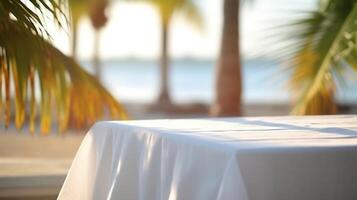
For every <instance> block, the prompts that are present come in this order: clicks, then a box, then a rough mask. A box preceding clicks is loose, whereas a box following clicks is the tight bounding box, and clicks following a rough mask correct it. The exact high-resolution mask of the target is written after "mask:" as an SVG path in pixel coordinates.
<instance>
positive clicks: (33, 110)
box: [0, 0, 127, 133]
mask: <svg viewBox="0 0 357 200" xmlns="http://www.w3.org/2000/svg"><path fill="white" fill-rule="evenodd" d="M30 2H31V3H32V5H31V6H29V5H28V4H23V3H22V2H21V1H17V0H16V1H15V0H13V1H11V0H9V1H1V2H0V15H1V16H2V17H1V18H0V84H1V85H0V89H1V90H0V95H1V96H0V97H1V98H0V105H1V106H0V109H1V110H0V113H2V114H4V116H5V117H4V120H3V121H4V124H5V126H6V127H8V126H9V124H10V123H11V119H12V104H11V99H12V96H13V99H14V104H15V109H14V113H15V116H14V120H15V126H16V127H17V128H22V127H23V124H24V122H25V121H26V119H27V120H28V121H29V127H30V131H31V132H34V131H35V128H36V126H35V122H36V116H37V114H39V116H40V129H41V131H42V132H43V133H47V132H49V131H50V130H51V127H52V121H56V122H57V124H58V129H59V131H64V130H65V129H66V128H67V126H68V124H69V121H71V122H72V123H73V125H74V126H77V127H78V126H82V125H87V124H89V123H93V122H94V121H95V120H97V119H98V118H100V117H101V116H103V115H105V114H110V115H111V116H112V117H114V118H117V119H119V118H121V119H125V118H126V117H127V116H126V113H125V111H124V109H123V108H122V106H121V105H120V104H119V103H118V102H116V100H115V99H114V98H113V97H112V96H111V95H110V94H109V93H108V92H107V91H106V90H105V88H103V86H101V85H100V84H99V83H98V82H97V81H96V79H95V78H94V77H92V76H91V75H90V74H88V73H87V72H86V71H84V70H83V69H82V68H81V67H80V66H79V65H78V64H77V63H76V62H74V60H73V59H72V58H70V57H68V56H66V55H64V54H63V53H61V52H60V51H59V50H57V49H56V48H55V47H53V46H52V45H51V44H50V43H49V42H47V41H46V39H45V37H46V35H47V34H48V33H47V32H45V29H46V27H45V26H44V25H43V24H44V23H43V21H42V19H41V13H44V12H50V13H52V15H53V16H54V17H53V18H54V19H55V21H56V22H57V23H61V21H60V20H59V19H60V16H59V15H60V14H61V12H62V11H61V10H57V9H60V4H59V3H60V2H59V1H54V0H46V1H44V0H31V1H30ZM29 7H34V9H33V8H32V9H29ZM39 11H41V12H39ZM2 89H4V91H2ZM12 89H13V93H12ZM37 102H39V103H40V106H39V108H40V110H38V111H37V109H38V108H37V106H36V105H37ZM52 117H55V119H52Z"/></svg>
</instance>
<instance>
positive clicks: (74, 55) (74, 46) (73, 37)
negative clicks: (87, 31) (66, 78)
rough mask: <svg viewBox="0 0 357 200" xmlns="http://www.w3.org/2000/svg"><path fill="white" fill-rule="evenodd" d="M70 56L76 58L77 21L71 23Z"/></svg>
mask: <svg viewBox="0 0 357 200" xmlns="http://www.w3.org/2000/svg"><path fill="white" fill-rule="evenodd" d="M71 42H72V44H71V45H72V58H73V59H74V60H77V23H74V22H73V24H72V41H71Z"/></svg>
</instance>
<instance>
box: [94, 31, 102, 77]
mask: <svg viewBox="0 0 357 200" xmlns="http://www.w3.org/2000/svg"><path fill="white" fill-rule="evenodd" d="M99 44H100V30H98V29H96V30H95V31H94V49H93V60H92V62H93V68H94V75H95V77H96V78H97V80H98V81H100V80H101V77H102V70H101V66H100V60H99V48H100V46H99Z"/></svg>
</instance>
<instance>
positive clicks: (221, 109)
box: [211, 0, 242, 116]
mask: <svg viewBox="0 0 357 200" xmlns="http://www.w3.org/2000/svg"><path fill="white" fill-rule="evenodd" d="M223 20H224V21H223V31H222V41H221V51H220V57H219V61H218V64H217V68H216V88H215V90H216V100H215V104H214V106H213V107H212V110H211V114H212V115H214V116H237V115H241V112H242V110H241V93H242V80H241V70H240V52H239V0H224V18H223Z"/></svg>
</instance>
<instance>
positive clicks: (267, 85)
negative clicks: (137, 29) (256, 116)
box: [81, 58, 357, 104]
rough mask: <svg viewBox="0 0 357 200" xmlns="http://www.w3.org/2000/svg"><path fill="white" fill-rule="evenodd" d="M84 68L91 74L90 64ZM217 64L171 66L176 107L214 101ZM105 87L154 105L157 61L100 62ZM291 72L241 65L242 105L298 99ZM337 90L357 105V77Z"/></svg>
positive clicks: (280, 66) (269, 62)
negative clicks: (292, 84)
mask: <svg viewBox="0 0 357 200" xmlns="http://www.w3.org/2000/svg"><path fill="white" fill-rule="evenodd" d="M81 64H82V65H83V66H84V67H85V69H86V70H88V71H89V72H90V73H93V71H94V70H93V68H92V65H91V62H90V61H82V62H81ZM215 66H216V62H215V61H214V60H197V59H177V60H173V61H172V62H171V65H170V76H169V78H170V84H169V88H170V94H171V97H172V99H173V101H174V102H175V103H192V102H195V103H207V104H210V103H212V102H213V101H214V97H215V90H214V85H215ZM101 70H102V77H101V80H102V84H103V85H104V86H105V87H106V88H107V89H108V90H109V91H110V92H111V93H112V94H113V95H114V97H116V98H117V99H118V100H119V101H121V102H127V103H151V102H153V101H155V99H156V98H157V95H158V92H159V65H158V61H155V60H141V59H122V60H104V61H102V62H101ZM290 76H291V71H290V70H289V68H288V67H287V66H285V65H284V63H283V62H279V61H277V60H274V59H267V58H251V59H244V60H243V61H242V77H243V101H244V102H245V103H248V104H249V103H252V104H284V103H289V102H291V101H292V99H293V98H294V97H295V96H294V94H295V93H294V92H292V91H291V90H290V89H289V84H288V80H289V78H290ZM344 80H345V81H344V84H338V86H337V89H338V90H337V91H338V93H337V97H336V98H337V101H338V102H340V103H342V104H355V103H357V73H356V74H355V73H354V72H352V73H348V76H346V77H345V78H344Z"/></svg>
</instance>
